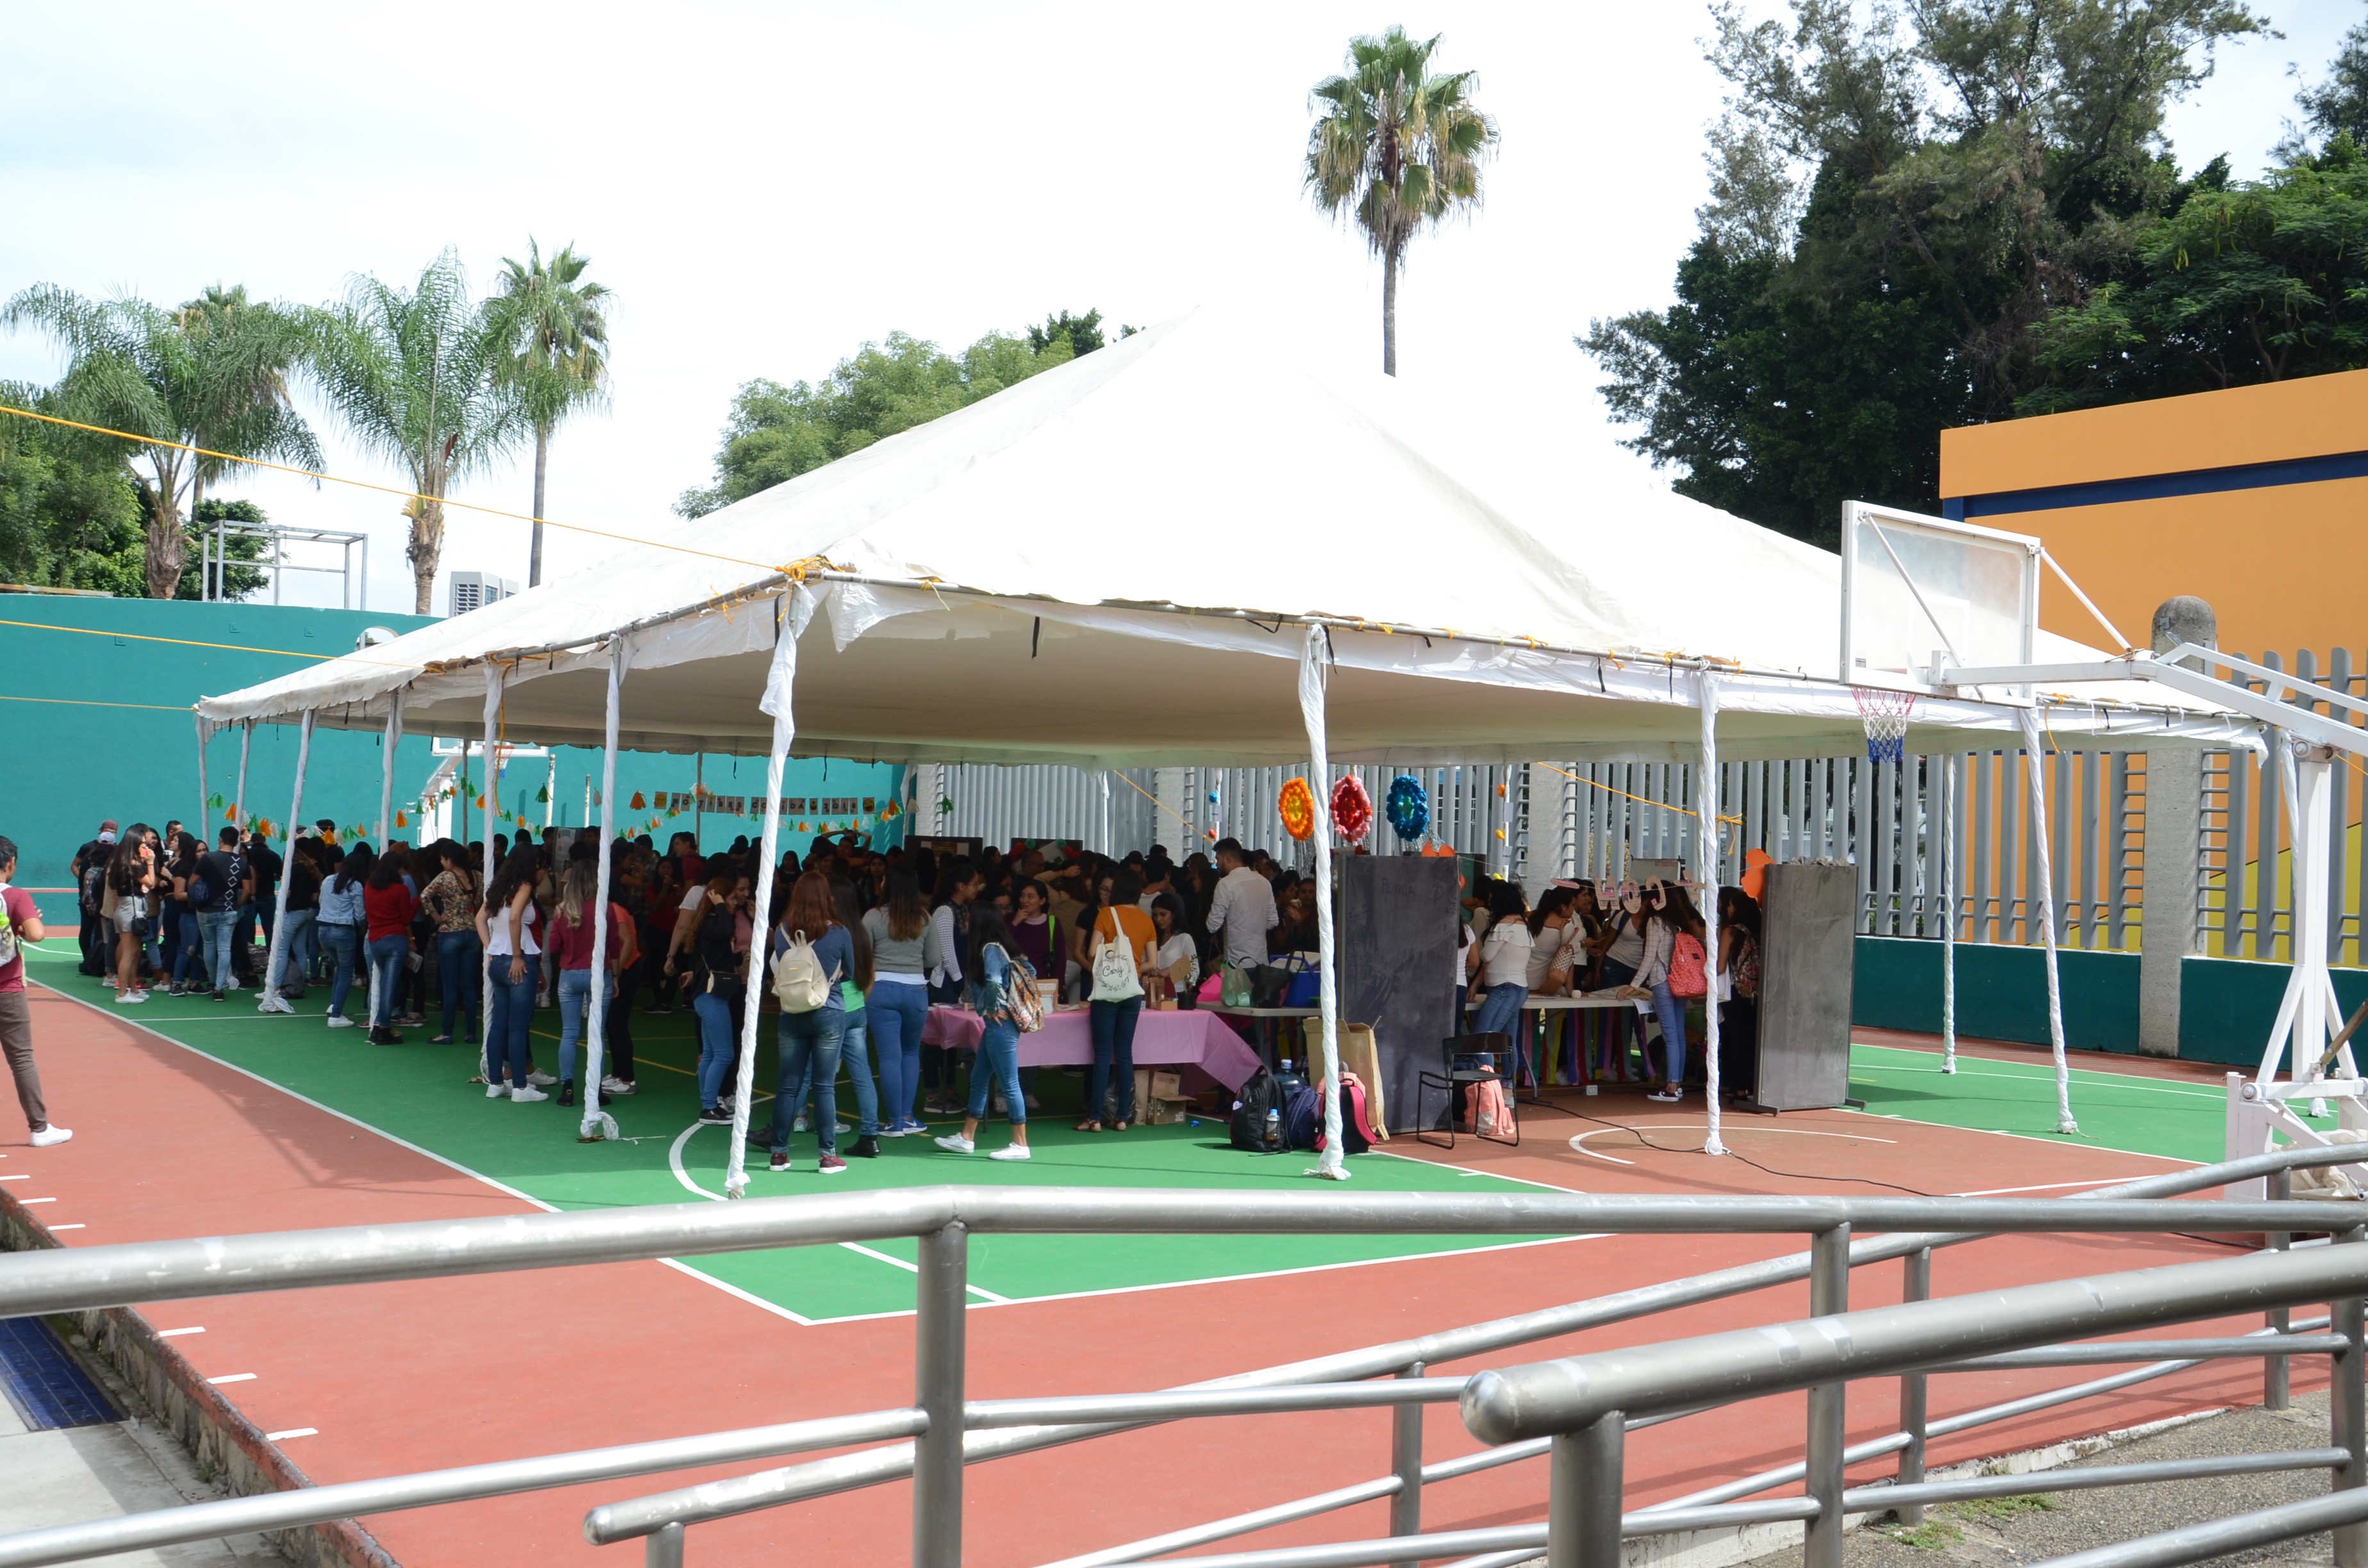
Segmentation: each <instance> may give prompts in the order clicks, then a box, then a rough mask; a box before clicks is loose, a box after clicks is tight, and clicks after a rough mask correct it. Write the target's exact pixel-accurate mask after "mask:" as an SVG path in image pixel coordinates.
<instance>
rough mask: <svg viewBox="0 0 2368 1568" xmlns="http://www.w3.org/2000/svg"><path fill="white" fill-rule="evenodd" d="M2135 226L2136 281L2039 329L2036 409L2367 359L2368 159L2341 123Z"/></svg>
mask: <svg viewBox="0 0 2368 1568" xmlns="http://www.w3.org/2000/svg"><path fill="white" fill-rule="evenodd" d="M2206 173H2207V176H2211V177H2208V178H2207V179H2206V180H2204V181H2201V182H2199V185H2198V188H2196V189H2195V190H2194V191H2193V192H2192V194H2191V195H2189V196H2188V198H2187V199H2186V200H2185V201H2183V202H2182V203H2181V204H2180V206H2179V208H2178V209H2177V210H2175V211H2173V212H2171V213H2169V214H2167V215H2166V216H2164V217H2163V218H2162V219H2160V220H2159V221H2158V222H2154V223H2151V224H2148V225H2147V226H2146V227H2145V228H2144V229H2143V230H2141V231H2140V232H2139V233H2138V234H2137V236H2136V243H2135V253H2136V260H2137V267H2135V270H2134V274H2133V275H2132V276H2131V277H2129V278H2126V279H2123V280H2117V281H2114V282H2112V283H2108V284H2106V285H2104V286H2103V287H2102V288H2100V289H2099V290H2097V291H2096V292H2095V293H2094V294H2093V295H2091V296H2090V297H2089V299H2087V300H2085V301H2081V302H2080V303H2078V304H2077V305H2067V306H2065V307H2064V308H2063V309H2061V310H2058V311H2056V312H2054V313H2052V314H2051V315H2049V316H2048V317H2047V318H2046V320H2044V321H2043V322H2042V323H2041V324H2039V328H2038V330H2037V332H2036V333H2035V334H2034V340H2035V342H2036V344H2037V348H2038V356H2039V359H2040V362H2041V364H2042V365H2043V366H2044V368H2045V369H2047V370H2048V371H2049V372H2050V375H2051V381H2050V382H2049V384H2047V385H2046V386H2044V387H2042V388H2040V389H2039V390H2038V391H2037V392H2033V393H2032V395H2031V396H2030V397H2027V398H2025V399H2024V400H2023V406H2024V408H2025V410H2026V411H2028V412H2046V411H2049V410H2053V409H2057V408H2073V407H2079V406H2082V405H2084V404H2089V403H2122V402H2127V401H2129V400H2131V399H2134V398H2141V397H2163V396H2168V395H2171V394H2175V393H2178V392H2209V391H2213V390H2214V389H2216V388H2220V387H2231V386H2243V385H2248V384H2251V383H2254V382H2259V381H2287V380H2290V379H2292V378H2294V377H2295V376H2316V375H2323V374H2325V373H2326V372H2328V371H2330V370H2356V369H2362V368H2363V367H2368V155H2363V154H2362V151H2361V147H2360V144H2359V143H2358V142H2354V141H2353V140H2352V139H2351V133H2350V132H2349V131H2338V132H2337V133H2336V136H2335V139H2334V141H2333V142H2331V143H2330V144H2329V145H2328V149H2327V151H2326V152H2324V153H2318V154H2316V155H2309V154H2305V156H2304V157H2303V158H2302V160H2301V161H2300V162H2298V163H2295V164H2294V165H2290V166H2288V167H2286V168H2283V169H2278V170H2275V171H2273V172H2272V173H2271V175H2270V176H2269V177H2268V178H2266V179H2262V180H2259V181H2248V182H2239V183H2230V182H2229V181H2228V180H2227V179H2226V165H2214V167H2213V169H2211V170H2208V171H2206Z"/></svg>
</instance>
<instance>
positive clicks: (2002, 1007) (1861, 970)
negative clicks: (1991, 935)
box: [1850, 937, 2138, 1051]
mask: <svg viewBox="0 0 2368 1568" xmlns="http://www.w3.org/2000/svg"><path fill="white" fill-rule="evenodd" d="M1857 963H1858V968H1857V971H1856V973H1855V975H1854V976H1853V983H1852V986H1851V994H1850V1004H1851V1005H1850V1021H1851V1022H1853V1023H1857V1024H1863V1025H1866V1026H1867V1027H1869V1028H1886V1029H1915V1030H1918V1031H1921V1032H1923V1033H1926V1034H1938V1033H1939V1032H1940V1030H1941V944H1940V943H1938V942H1930V941H1913V940H1907V939H1905V938H1901V937H1860V938H1859V939H1858V954H1857ZM2056 974H2057V978H2058V981H2059V983H2061V984H2062V986H2063V990H2064V1040H2065V1043H2066V1045H2067V1046H2069V1047H2070V1048H2072V1049H2073V1050H2076V1051H2135V1050H2137V1048H2138V956H2137V954H2135V953H2107V952H2098V953H2092V952H2082V951H2080V950H2078V949H2064V950H2062V951H2061V952H2059V953H2058V954H2057V964H2056ZM1957 1032H1958V1033H1959V1034H1961V1035H1969V1036H1973V1037H1975V1038H1977V1039H1983V1040H2026V1041H2029V1042H2030V1043H2032V1044H2034V1045H2045V1044H2047V1043H2049V1041H2048V1034H2047V966H2046V957H2045V954H2044V953H2043V952H2042V950H2041V949H2037V948H2021V947H2005V946H1999V945H1998V944H1994V943H1987V942H1961V943H1959V944H1958V945H1957Z"/></svg>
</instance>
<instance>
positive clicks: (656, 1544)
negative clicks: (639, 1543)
mask: <svg viewBox="0 0 2368 1568" xmlns="http://www.w3.org/2000/svg"><path fill="white" fill-rule="evenodd" d="M685 1533H686V1532H685V1531H684V1529H683V1528H682V1527H681V1526H680V1525H668V1526H666V1528H664V1529H662V1530H660V1531H658V1532H657V1533H656V1534H655V1535H653V1536H649V1537H646V1538H644V1542H645V1544H644V1545H643V1551H642V1562H643V1568H682V1540H683V1536H684V1534H685Z"/></svg>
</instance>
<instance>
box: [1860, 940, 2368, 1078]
mask: <svg viewBox="0 0 2368 1568" xmlns="http://www.w3.org/2000/svg"><path fill="white" fill-rule="evenodd" d="M2057 957H2058V960H2059V961H2058V965H2057V974H2058V977H2059V978H2060V980H2061V983H2062V984H2063V987H2064V1043H2065V1044H2066V1046H2068V1047H2070V1048H2071V1049H2072V1050H2074V1051H2135V1050H2137V1048H2138V956H2137V954H2135V953H2092V952H2082V951H2079V950H2078V949H2064V950H2063V951H2062V952H2061V953H2059V954H2058V955H2057ZM1857 962H1858V969H1857V972H1856V974H1855V976H1854V977H1853V980H1854V983H1853V985H1852V989H1851V997H1850V1004H1851V1006H1850V1021H1851V1022H1852V1023H1856V1024H1863V1025H1866V1026H1867V1027H1869V1028H1888V1029H1914V1030H1918V1031H1920V1032H1922V1033H1926V1034H1937V1033H1939V1032H1940V1028H1941V944H1940V943H1938V942H1929V941H1907V940H1903V939H1900V938H1897V937H1860V938H1859V939H1858V955H1857ZM2287 973H2288V968H2287V966H2286V965H2284V964H2282V963H2258V962H2253V961H2249V960H2243V959H2209V958H2191V959H2189V960H2186V962H2185V963H2184V964H2183V965H2181V967H2180V976H2179V979H2180V987H2179V1054H2180V1057H2181V1058H2182V1059H2183V1060H2186V1061H2189V1062H2226V1063H2227V1064H2229V1065H2230V1066H2248V1065H2256V1064H2258V1063H2259V1062H2260V1059H2261V1047H2262V1046H2263V1045H2264V1044H2266V1043H2267V1042H2268V1040H2269V1038H2270V1026H2271V1025H2272V1024H2274V1023H2275V1022H2276V1021H2277V1016H2278V1004H2279V1002H2280V1001H2282V1000H2283V998H2284V996H2285V990H2286V975H2287ZM2334 976H2335V994H2336V997H2337V999H2338V1000H2339V1001H2340V1002H2341V1003H2342V1005H2343V1011H2344V1013H2345V1014H2346V1016H2349V1015H2350V1013H2351V1011H2352V1009H2354V1008H2356V1007H2358V1006H2360V1004H2361V1003H2362V1001H2363V1000H2368V970H2359V969H2339V970H2336V971H2334ZM1957 1032H1958V1033H1959V1034H1961V1035H1965V1036H1969V1037H1972V1038H1975V1039H1982V1040H2021V1041H2023V1042H2026V1043H2028V1044H2032V1045H2045V1044H2047V1043H2048V1039H2047V971H2046V968H2045V961H2044V955H2043V954H2042V952H2041V950H2040V949H2037V948H2021V947H2000V946H1997V945H1993V944H1988V943H1975V942H1966V943H1962V944H1960V945H1959V946H1958V948H1957Z"/></svg>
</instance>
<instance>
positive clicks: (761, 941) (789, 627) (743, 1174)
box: [723, 586, 814, 1198]
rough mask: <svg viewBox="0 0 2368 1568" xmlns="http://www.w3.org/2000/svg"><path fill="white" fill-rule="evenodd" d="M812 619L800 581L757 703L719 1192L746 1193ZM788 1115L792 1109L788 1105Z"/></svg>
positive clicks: (783, 619) (784, 616) (783, 617)
mask: <svg viewBox="0 0 2368 1568" xmlns="http://www.w3.org/2000/svg"><path fill="white" fill-rule="evenodd" d="M812 619H814V599H813V597H812V596H810V595H809V594H807V592H806V591H805V589H804V588H803V586H800V587H797V588H795V589H792V590H791V594H790V602H789V604H788V605H787V606H785V607H783V612H782V614H781V619H780V623H779V624H780V631H779V632H778V633H777V634H776V635H775V637H774V639H773V665H772V668H771V669H770V670H769V671H768V672H767V674H766V676H765V697H764V700H763V701H761V702H759V703H758V704H757V707H759V708H761V709H763V710H765V711H766V712H767V713H769V714H771V715H772V719H773V744H772V746H771V748H770V749H769V750H768V752H767V753H766V756H765V846H764V848H763V849H762V850H761V851H759V852H758V855H757V893H756V897H755V898H754V899H753V900H752V901H751V902H750V904H749V907H748V915H749V922H748V923H749V926H750V936H749V938H748V1001H747V1004H746V1006H744V1007H743V1008H742V1009H741V1013H740V1072H739V1075H738V1081H737V1083H736V1085H735V1086H734V1089H733V1093H732V1153H731V1154H730V1156H729V1164H728V1165H727V1166H726V1169H725V1175H724V1177H723V1196H724V1197H726V1198H746V1197H747V1196H748V1169H747V1165H748V1102H749V1101H750V1100H752V1099H754V1098H755V1097H756V1086H757V1011H758V1006H759V1004H760V1003H761V1002H762V1001H763V999H764V995H765V980H766V976H767V971H769V970H770V969H771V968H772V958H773V920H772V915H773V868H774V866H775V864H776V863H777V862H778V861H779V860H780V856H781V850H780V844H781V766H782V764H783V763H784V762H785V761H786V760H787V759H788V757H789V755H790V742H791V740H792V739H794V738H795V737H796V735H797V731H798V725H797V717H796V714H795V713H794V712H793V711H792V710H791V706H790V694H791V687H793V686H795V685H796V683H797V678H798V634H799V633H800V632H802V631H804V630H805V629H806V623H807V622H808V621H809V620H812ZM790 1114H791V1115H792V1116H794V1115H796V1114H797V1112H796V1109H795V1108H791V1112H790Z"/></svg>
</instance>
